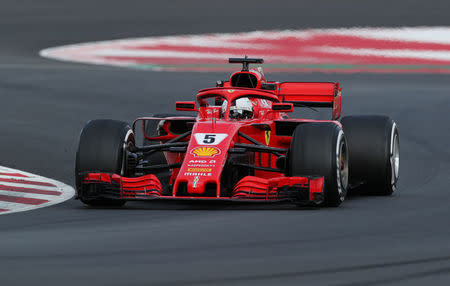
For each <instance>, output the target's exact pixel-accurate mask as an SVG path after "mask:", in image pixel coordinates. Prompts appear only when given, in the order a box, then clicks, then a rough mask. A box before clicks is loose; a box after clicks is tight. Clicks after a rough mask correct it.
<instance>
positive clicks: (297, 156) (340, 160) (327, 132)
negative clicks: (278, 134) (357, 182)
mask: <svg viewBox="0 0 450 286" xmlns="http://www.w3.org/2000/svg"><path fill="white" fill-rule="evenodd" d="M287 165H288V175H289V176H323V177H324V178H325V186H324V194H325V201H324V204H325V205H326V206H330V207H337V206H339V205H340V204H341V203H342V202H343V201H344V199H345V197H346V194H347V185H348V152H347V144H346V140H345V136H344V132H343V131H342V129H341V128H340V127H339V126H338V125H337V124H335V123H332V122H324V123H304V124H300V125H299V126H297V127H296V129H295V130H294V134H293V136H292V141H291V146H290V149H289V154H288V162H287Z"/></svg>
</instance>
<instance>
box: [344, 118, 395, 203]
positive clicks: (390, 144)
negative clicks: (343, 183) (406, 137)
mask: <svg viewBox="0 0 450 286" xmlns="http://www.w3.org/2000/svg"><path fill="white" fill-rule="evenodd" d="M341 123H342V125H343V128H344V132H345V134H346V138H347V142H348V146H349V167H350V177H349V180H350V184H351V185H352V186H354V189H355V191H356V192H357V193H360V194H363V195H364V194H367V195H378V196H388V195H391V194H392V193H393V192H394V191H395V190H396V189H397V184H398V177H399V165H400V151H399V134H398V129H397V124H396V123H395V122H394V121H393V120H392V119H391V118H389V117H387V116H380V115H359V116H346V117H344V118H342V120H341Z"/></svg>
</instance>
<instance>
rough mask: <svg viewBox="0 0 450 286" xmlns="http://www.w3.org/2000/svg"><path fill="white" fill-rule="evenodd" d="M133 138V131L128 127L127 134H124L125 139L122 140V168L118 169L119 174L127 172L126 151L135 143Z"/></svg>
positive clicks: (122, 174)
mask: <svg viewBox="0 0 450 286" xmlns="http://www.w3.org/2000/svg"><path fill="white" fill-rule="evenodd" d="M134 141H135V139H134V133H133V131H132V130H131V129H130V130H128V132H127V134H126V135H125V139H124V142H123V147H122V148H123V151H122V168H121V170H120V175H121V176H124V175H125V174H126V172H127V170H126V165H127V164H126V162H127V158H126V157H127V151H128V149H129V148H130V147H132V146H134V145H135V142H134Z"/></svg>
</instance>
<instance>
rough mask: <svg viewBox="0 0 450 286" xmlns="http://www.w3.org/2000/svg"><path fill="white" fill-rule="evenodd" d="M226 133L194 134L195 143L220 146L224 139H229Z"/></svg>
mask: <svg viewBox="0 0 450 286" xmlns="http://www.w3.org/2000/svg"><path fill="white" fill-rule="evenodd" d="M227 136H228V134H225V133H197V134H194V137H195V141H197V144H199V145H218V144H220V142H222V141H223V139H225V138H227Z"/></svg>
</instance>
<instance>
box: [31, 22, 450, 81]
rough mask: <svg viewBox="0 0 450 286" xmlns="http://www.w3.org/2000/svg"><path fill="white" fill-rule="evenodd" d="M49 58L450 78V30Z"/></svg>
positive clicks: (184, 40)
mask: <svg viewBox="0 0 450 286" xmlns="http://www.w3.org/2000/svg"><path fill="white" fill-rule="evenodd" d="M40 55H41V56H43V57H46V58H51V59H57V60H62V61H72V62H80V63H90V64H100V65H113V66H123V67H131V68H140V69H150V70H156V71H228V70H234V69H235V68H236V67H230V65H228V64H227V62H226V61H227V58H228V57H242V56H243V55H249V56H250V57H262V58H264V59H265V64H264V68H266V69H268V70H270V71H280V72H289V71H331V72H336V71H337V72H389V73H405V72H406V73H409V72H425V73H450V27H397V28H375V27H367V28H340V29H306V30H283V31H255V32H245V33H228V34H203V35H179V36H162V37H148V38H133V39H121V40H113V41H101V42H91V43H83V44H74V45H68V46H61V47H54V48H48V49H45V50H42V51H41V52H40Z"/></svg>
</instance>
